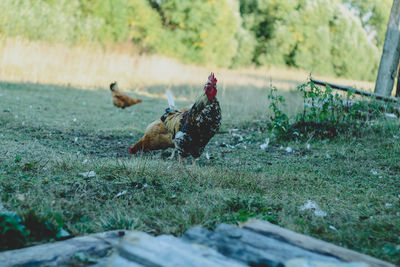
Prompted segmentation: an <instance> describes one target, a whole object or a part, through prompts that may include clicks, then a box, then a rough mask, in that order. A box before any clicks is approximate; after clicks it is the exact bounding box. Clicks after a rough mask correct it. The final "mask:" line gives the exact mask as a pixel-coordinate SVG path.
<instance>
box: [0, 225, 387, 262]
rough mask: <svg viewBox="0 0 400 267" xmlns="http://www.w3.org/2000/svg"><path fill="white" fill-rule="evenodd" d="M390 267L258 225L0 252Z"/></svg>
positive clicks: (87, 239) (20, 257)
mask: <svg viewBox="0 0 400 267" xmlns="http://www.w3.org/2000/svg"><path fill="white" fill-rule="evenodd" d="M90 264H95V265H92V266H95V267H108V266H111V267H125V266H126V267H140V266H146V267H150V266H151V267H153V266H154V267H159V266H165V267H176V266H182V267H183V266H185V267H186V266H190V267H192V266H193V267H203V266H217V267H218V266H220V267H225V266H232V267H241V266H260V267H261V266H263V267H264V266H265V267H299V266H313V267H350V266H351V267H375V266H377V267H394V265H393V264H391V263H388V262H384V261H381V260H378V259H375V258H373V257H370V256H367V255H363V254H360V253H357V252H355V251H351V250H348V249H345V248H341V247H338V246H335V245H333V244H329V243H327V242H324V241H321V240H318V239H315V238H311V237H308V236H305V235H302V234H298V233H295V232H292V231H290V230H287V229H284V228H281V227H279V226H277V225H273V224H270V223H268V222H264V221H250V222H248V223H246V224H244V225H243V226H242V227H236V226H233V225H228V224H221V225H219V226H218V227H217V228H216V229H215V230H214V231H210V230H207V229H204V228H201V227H194V228H192V229H190V230H188V231H187V232H186V233H185V234H184V235H183V236H182V237H181V238H177V237H174V236H170V235H161V236H157V237H154V236H151V235H149V234H146V233H143V232H138V231H132V232H131V231H123V230H122V231H112V232H105V233H100V234H94V235H89V236H84V237H76V238H72V239H68V240H65V241H59V242H55V243H49V244H43V245H38V246H34V247H28V248H23V249H17V250H11V251H5V252H1V253H0V267H6V266H48V267H52V266H87V265H90Z"/></svg>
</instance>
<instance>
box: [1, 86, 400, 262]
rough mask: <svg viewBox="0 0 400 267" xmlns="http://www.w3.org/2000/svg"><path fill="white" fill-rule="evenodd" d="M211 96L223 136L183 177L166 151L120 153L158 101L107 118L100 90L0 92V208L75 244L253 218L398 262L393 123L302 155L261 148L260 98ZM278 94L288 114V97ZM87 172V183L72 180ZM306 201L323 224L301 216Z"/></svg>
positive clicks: (252, 94) (301, 148) (243, 92)
mask: <svg viewBox="0 0 400 267" xmlns="http://www.w3.org/2000/svg"><path fill="white" fill-rule="evenodd" d="M164 90H165V88H164V87H152V88H149V91H150V92H154V93H162V92H163V91H164ZM172 90H173V92H174V93H175V94H176V95H177V94H178V93H179V96H182V97H185V98H187V99H188V101H187V102H178V105H179V106H184V105H187V104H190V103H191V102H190V101H189V100H191V99H192V98H193V95H196V94H195V92H196V91H198V90H201V88H191V87H188V88H187V90H184V87H179V88H178V87H177V88H172ZM219 94H220V102H221V106H222V110H223V126H222V129H221V130H220V132H219V133H218V134H217V135H216V136H215V137H214V138H213V139H212V140H211V142H210V143H209V145H208V146H207V148H206V151H205V153H204V154H203V156H202V157H201V158H200V159H199V165H200V167H199V168H193V167H190V166H180V165H178V164H177V161H176V159H175V160H170V159H168V158H167V157H168V156H169V155H170V153H171V150H167V151H164V152H152V153H146V154H142V155H138V156H135V157H130V156H129V155H128V149H127V148H128V146H129V145H132V144H133V143H134V142H135V141H136V140H137V139H138V138H139V137H140V136H141V135H142V134H143V131H144V129H145V127H146V126H147V124H148V123H149V122H151V121H153V120H155V119H157V118H158V117H159V116H160V115H161V113H162V112H163V110H164V108H165V106H166V100H165V99H160V98H150V97H143V96H142V98H143V100H144V102H143V103H142V104H139V105H136V106H133V107H131V108H130V109H127V110H118V109H116V108H114V107H113V106H112V105H111V97H110V94H109V92H108V90H102V89H100V90H96V91H86V90H79V89H77V88H72V87H57V86H51V85H39V84H12V83H0V127H1V133H0V135H1V136H0V137H1V138H0V149H1V151H0V164H1V168H0V197H1V204H2V206H3V207H4V209H6V210H10V211H16V212H17V213H18V214H20V216H21V217H24V216H25V215H26V214H30V212H31V211H32V210H34V212H35V213H36V214H37V216H41V217H45V218H47V220H48V221H49V222H52V223H53V224H54V225H59V224H60V223H61V224H62V225H63V228H65V229H67V230H68V231H69V232H70V233H72V234H74V235H80V234H85V233H92V232H100V231H105V230H111V229H120V228H125V229H137V230H143V231H146V232H149V233H152V234H161V233H169V234H174V235H180V234H182V233H183V232H184V231H186V230H187V229H188V228H190V227H192V226H194V225H197V224H201V225H203V226H205V227H209V228H212V227H214V226H215V225H217V224H219V223H221V222H229V223H238V222H241V221H245V220H247V219H249V218H253V217H255V218H258V219H265V220H268V221H270V222H273V223H275V224H278V225H280V226H282V227H286V228H289V229H292V230H295V231H298V232H301V233H305V234H308V235H311V236H314V237H317V238H320V239H324V240H327V241H329V242H333V243H335V244H338V245H341V246H344V247H348V248H351V249H355V250H357V251H360V252H363V253H367V254H370V255H372V256H375V257H378V258H382V259H384V260H388V261H391V262H394V263H400V250H399V247H398V245H399V243H400V183H399V182H400V181H399V177H400V161H399V155H400V139H399V137H400V131H399V122H398V121H393V122H386V121H381V122H374V123H373V124H374V125H371V126H369V127H368V128H366V129H362V130H360V131H359V132H355V133H353V135H342V136H340V137H338V138H337V139H334V140H323V141H314V142H311V143H310V146H309V148H308V147H307V144H305V143H296V142H288V143H284V144H270V145H269V147H268V148H267V149H266V150H261V149H260V147H259V146H260V144H262V143H264V140H265V138H266V137H267V133H266V125H265V123H264V122H263V121H265V118H266V117H267V116H268V114H267V107H268V105H267V94H268V92H267V91H266V90H265V91H263V90H260V89H257V88H251V87H249V88H245V89H243V88H242V89H241V88H227V89H226V91H225V93H223V92H221V90H220V93H219ZM286 94H287V95H286V98H287V99H289V105H288V106H289V107H290V110H289V111H290V112H295V111H296V109H297V108H298V107H299V104H298V103H297V102H298V99H299V98H298V95H296V94H295V93H291V92H287V93H286ZM130 95H132V96H135V95H134V94H133V93H131V94H130ZM246 99H247V100H248V101H247V102H246V101H243V100H246ZM234 101H235V102H234ZM264 110H265V113H264V112H263V111H264ZM242 138H243V139H242ZM281 145H282V148H281V147H280V146H281ZM286 147H291V148H292V149H293V151H292V152H291V153H288V152H286V150H285V148H286ZM206 153H208V155H209V159H207V158H206V157H205V154H206ZM88 171H95V172H96V176H95V177H91V178H85V177H83V176H82V175H81V173H84V172H88ZM308 200H312V201H314V202H316V203H317V204H318V205H319V206H320V208H321V209H322V210H323V211H324V212H326V214H327V215H326V216H324V217H318V216H316V215H315V214H314V213H313V211H311V210H308V211H301V210H300V209H299V208H300V206H302V205H303V204H304V203H306V202H307V201H308ZM0 206H1V205H0ZM30 216H32V215H30Z"/></svg>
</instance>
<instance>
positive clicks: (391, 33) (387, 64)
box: [375, 0, 400, 96]
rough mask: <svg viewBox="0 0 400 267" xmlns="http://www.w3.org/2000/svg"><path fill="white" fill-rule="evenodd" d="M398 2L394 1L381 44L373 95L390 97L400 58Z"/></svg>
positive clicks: (399, 10)
mask: <svg viewBox="0 0 400 267" xmlns="http://www.w3.org/2000/svg"><path fill="white" fill-rule="evenodd" d="M399 23H400V0H394V1H393V6H392V9H391V12H390V17H389V22H388V27H387V31H386V36H385V43H384V44H383V53H382V57H381V62H380V64H379V69H378V77H377V79H376V84H375V93H376V94H378V95H382V96H390V94H391V92H392V90H393V85H394V79H395V78H396V71H397V66H398V65H399V57H400V31H399Z"/></svg>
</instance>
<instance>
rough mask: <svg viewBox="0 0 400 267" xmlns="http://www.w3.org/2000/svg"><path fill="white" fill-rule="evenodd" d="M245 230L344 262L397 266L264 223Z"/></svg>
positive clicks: (254, 222)
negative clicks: (332, 256)
mask: <svg viewBox="0 0 400 267" xmlns="http://www.w3.org/2000/svg"><path fill="white" fill-rule="evenodd" d="M243 228H244V229H248V230H251V231H254V232H255V233H259V234H262V235H264V236H268V237H272V238H274V239H277V240H282V241H283V242H287V243H289V244H293V245H295V246H298V247H301V248H304V249H307V250H310V251H313V252H316V253H320V254H325V255H334V256H335V257H337V258H339V259H340V260H342V261H344V262H354V261H359V262H365V263H367V264H369V265H370V266H379V267H394V266H395V265H393V264H391V263H388V262H384V261H381V260H378V259H376V258H373V257H370V256H368V255H364V254H361V253H358V252H355V251H352V250H349V249H345V248H342V247H338V246H335V245H333V244H330V243H328V242H325V241H322V240H318V239H315V238H313V237H310V236H306V235H302V234H299V233H296V232H293V231H290V230H287V229H284V228H281V227H279V226H277V225H274V224H271V223H268V222H264V221H250V222H248V223H246V224H244V226H243Z"/></svg>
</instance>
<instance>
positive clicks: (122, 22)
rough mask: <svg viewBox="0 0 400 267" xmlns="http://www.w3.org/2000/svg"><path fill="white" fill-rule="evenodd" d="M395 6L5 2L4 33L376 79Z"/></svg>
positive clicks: (315, 1) (236, 0)
mask: <svg viewBox="0 0 400 267" xmlns="http://www.w3.org/2000/svg"><path fill="white" fill-rule="evenodd" d="M390 6H391V1H390V0H194V1H180V0H70V1H66V0H26V1H23V0H3V1H0V9H1V10H2V16H1V17H0V34H2V35H5V36H17V35H22V36H24V37H27V38H29V39H34V40H46V41H53V42H65V43H70V44H79V43H87V42H100V43H110V42H124V41H132V42H133V43H135V44H136V46H137V47H139V48H140V49H141V51H143V52H150V53H151V52H154V53H160V54H164V55H167V56H171V57H176V58H179V59H181V60H183V61H185V62H194V63H198V64H202V65H215V66H221V67H242V66H247V65H250V64H255V65H259V66H269V65H280V66H290V67H295V68H299V69H305V70H307V71H311V72H316V73H323V74H334V75H338V76H343V77H351V78H356V79H367V80H372V79H374V78H375V76H376V75H375V73H376V70H377V65H378V58H379V50H380V49H381V47H382V44H383V40H384V35H385V30H386V24H387V20H388V17H389V12H390Z"/></svg>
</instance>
